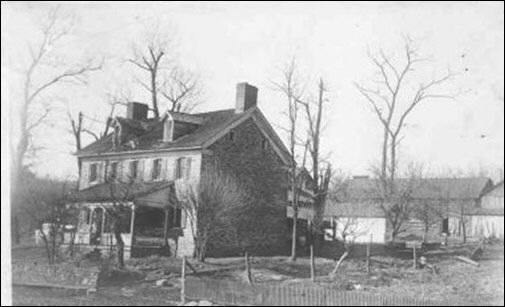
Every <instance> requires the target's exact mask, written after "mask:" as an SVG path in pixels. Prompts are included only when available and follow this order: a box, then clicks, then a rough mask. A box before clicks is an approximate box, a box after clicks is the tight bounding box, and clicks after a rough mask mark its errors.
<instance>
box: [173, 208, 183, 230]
mask: <svg viewBox="0 0 505 307" xmlns="http://www.w3.org/2000/svg"><path fill="white" fill-rule="evenodd" d="M181 226H182V224H181V209H180V208H176V209H175V212H174V227H177V228H181Z"/></svg>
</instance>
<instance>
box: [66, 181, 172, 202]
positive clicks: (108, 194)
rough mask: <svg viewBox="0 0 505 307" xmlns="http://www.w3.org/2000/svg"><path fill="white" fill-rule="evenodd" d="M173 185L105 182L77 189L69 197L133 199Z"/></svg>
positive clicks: (72, 198)
mask: <svg viewBox="0 0 505 307" xmlns="http://www.w3.org/2000/svg"><path fill="white" fill-rule="evenodd" d="M171 185H173V181H155V182H134V183H131V184H130V183H114V182H105V183H100V184H97V185H93V186H91V187H89V188H86V189H82V190H78V191H75V192H73V193H71V194H70V195H69V197H68V199H69V201H72V202H80V201H85V202H104V201H118V202H120V201H131V200H134V199H135V198H137V197H141V196H145V195H148V194H150V193H153V192H156V191H159V190H161V189H165V188H168V187H170V186H171Z"/></svg>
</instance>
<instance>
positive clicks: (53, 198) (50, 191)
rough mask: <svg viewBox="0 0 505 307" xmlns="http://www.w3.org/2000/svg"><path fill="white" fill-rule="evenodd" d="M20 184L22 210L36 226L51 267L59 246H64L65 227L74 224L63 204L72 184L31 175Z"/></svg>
mask: <svg viewBox="0 0 505 307" xmlns="http://www.w3.org/2000/svg"><path fill="white" fill-rule="evenodd" d="M27 175H28V174H27ZM22 182H23V186H24V188H25V190H24V193H23V194H22V195H21V199H22V201H23V205H22V208H21V209H22V210H23V212H24V213H25V215H26V216H27V217H28V218H29V220H27V221H30V222H31V223H32V225H34V226H35V228H36V229H37V230H38V233H39V234H40V236H41V237H42V240H43V242H44V246H45V250H46V254H47V259H48V262H49V264H54V263H55V262H56V261H57V260H58V256H59V250H60V245H61V243H63V237H62V236H63V231H64V227H65V226H66V225H69V224H75V219H74V216H75V215H74V214H73V213H72V209H71V208H67V207H66V204H65V200H66V197H67V194H68V192H70V191H71V184H70V183H69V182H64V181H57V180H51V179H40V178H37V177H36V176H35V175H34V174H30V176H23V179H22Z"/></svg>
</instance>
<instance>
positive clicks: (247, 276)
mask: <svg viewBox="0 0 505 307" xmlns="http://www.w3.org/2000/svg"><path fill="white" fill-rule="evenodd" d="M244 258H245V259H244V261H245V274H246V278H247V282H248V283H249V284H250V285H252V276H251V267H250V265H249V254H247V252H245V254H244Z"/></svg>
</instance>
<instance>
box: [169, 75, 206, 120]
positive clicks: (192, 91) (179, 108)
mask: <svg viewBox="0 0 505 307" xmlns="http://www.w3.org/2000/svg"><path fill="white" fill-rule="evenodd" d="M160 92H161V95H162V96H163V97H164V98H166V99H167V100H168V103H169V107H168V108H169V110H170V111H172V112H187V113H188V112H190V111H192V109H193V108H194V107H196V106H197V105H198V104H199V103H200V100H199V99H200V98H201V95H202V87H201V82H200V79H199V78H198V76H196V75H195V74H194V73H192V72H191V71H184V70H182V69H178V68H174V69H173V70H172V71H171V72H170V73H169V74H168V76H166V77H165V80H164V81H163V84H162V88H161V89H160Z"/></svg>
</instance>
